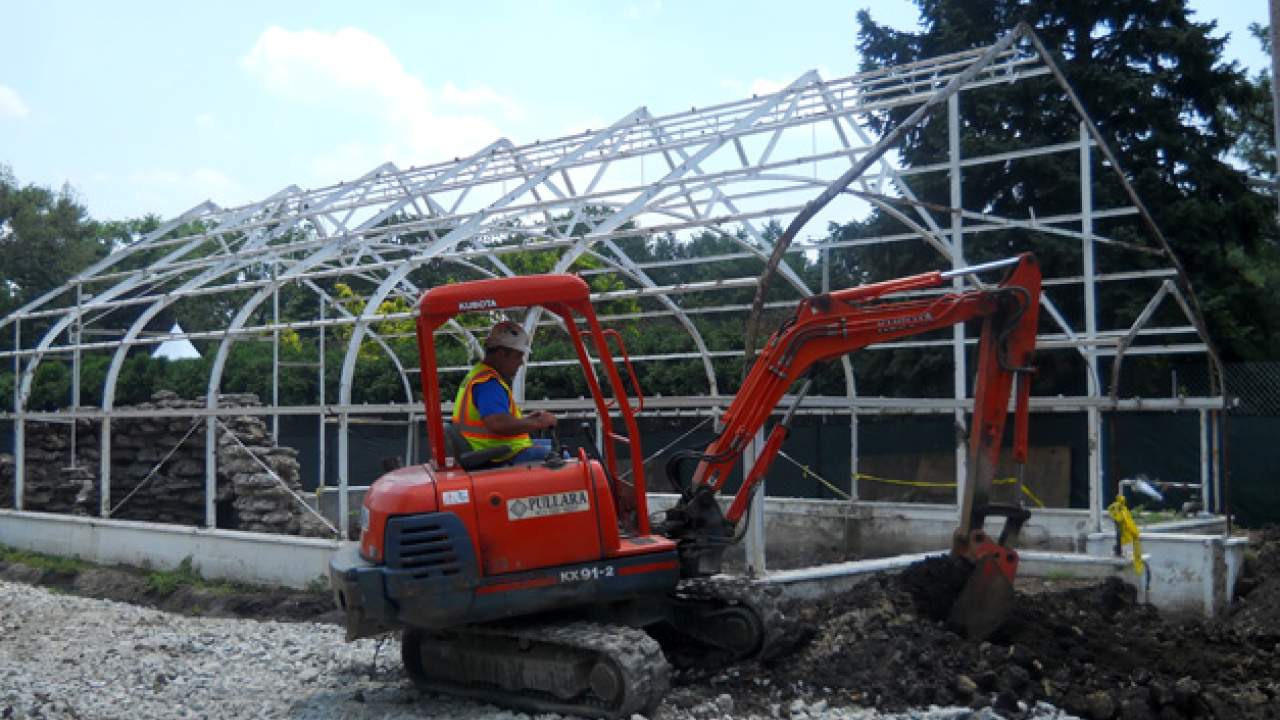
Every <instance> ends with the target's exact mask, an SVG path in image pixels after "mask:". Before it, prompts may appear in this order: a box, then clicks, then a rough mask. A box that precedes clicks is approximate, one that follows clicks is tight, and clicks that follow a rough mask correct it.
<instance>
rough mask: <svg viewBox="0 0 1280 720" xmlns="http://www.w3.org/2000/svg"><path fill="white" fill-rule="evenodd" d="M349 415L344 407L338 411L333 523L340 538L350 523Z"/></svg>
mask: <svg viewBox="0 0 1280 720" xmlns="http://www.w3.org/2000/svg"><path fill="white" fill-rule="evenodd" d="M349 421H350V416H349V415H348V414H347V410H346V408H343V409H342V411H341V412H339V413H338V518H337V520H338V521H337V522H336V523H334V525H335V526H337V528H338V536H339V538H340V539H342V540H346V539H347V528H348V527H350V525H351V524H350V523H349V522H348V520H347V513H348V512H349V509H348V508H347V486H348V479H347V466H348V461H347V459H348V457H349V455H348V453H349V452H350V439H349V438H348V437H347V432H348V431H349V430H350V429H351V428H350V423H349Z"/></svg>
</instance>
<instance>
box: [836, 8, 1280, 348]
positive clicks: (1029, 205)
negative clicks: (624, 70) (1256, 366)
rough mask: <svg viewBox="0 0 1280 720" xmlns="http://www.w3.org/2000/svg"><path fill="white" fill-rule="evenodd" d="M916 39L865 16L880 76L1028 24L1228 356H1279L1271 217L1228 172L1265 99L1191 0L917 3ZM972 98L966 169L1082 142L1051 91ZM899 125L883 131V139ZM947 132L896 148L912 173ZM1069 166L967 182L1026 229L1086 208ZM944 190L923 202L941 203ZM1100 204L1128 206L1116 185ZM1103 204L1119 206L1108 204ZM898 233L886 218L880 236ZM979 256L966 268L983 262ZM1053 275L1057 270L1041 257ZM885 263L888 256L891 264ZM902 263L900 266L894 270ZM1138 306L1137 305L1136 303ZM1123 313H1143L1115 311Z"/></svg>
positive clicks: (1050, 258) (1046, 85)
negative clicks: (1241, 133)
mask: <svg viewBox="0 0 1280 720" xmlns="http://www.w3.org/2000/svg"><path fill="white" fill-rule="evenodd" d="M916 4H917V6H918V7H919V9H920V17H921V30H920V31H919V32H901V31H896V30H893V29H891V28H889V27H886V26H883V25H879V24H877V23H876V22H875V21H874V20H873V19H872V17H871V14H870V13H869V12H868V11H863V12H860V13H859V15H858V23H859V31H858V49H859V50H860V51H861V52H862V56H863V63H864V65H865V66H866V67H867V68H868V69H869V68H872V67H880V66H883V65H886V64H894V63H906V62H912V61H915V60H920V59H923V58H927V57H933V56H938V55H942V54H945V53H950V52H955V51H960V50H964V49H967V48H969V47H972V46H974V45H978V44H987V43H991V42H994V41H995V40H996V39H997V38H998V37H999V36H1000V35H1001V34H1002V33H1004V32H1007V31H1009V30H1011V29H1012V28H1013V27H1014V26H1015V25H1016V24H1017V23H1018V22H1020V21H1023V22H1027V23H1029V24H1030V25H1032V26H1033V27H1034V28H1035V29H1036V32H1037V34H1038V35H1039V36H1040V38H1041V39H1042V40H1043V41H1044V43H1045V45H1046V46H1047V47H1048V48H1050V49H1051V51H1052V52H1054V53H1055V54H1056V55H1057V56H1058V58H1057V61H1058V63H1059V64H1060V66H1061V68H1062V70H1063V72H1064V74H1065V75H1066V77H1067V80H1068V82H1070V84H1071V85H1072V87H1073V88H1074V89H1075V90H1076V92H1077V93H1078V95H1079V97H1080V98H1081V100H1082V102H1083V104H1084V106H1085V108H1086V111H1087V112H1088V113H1089V115H1090V117H1091V118H1092V119H1093V120H1094V121H1095V122H1096V124H1097V125H1098V127H1099V128H1100V130H1101V132H1102V134H1103V136H1104V137H1105V138H1106V139H1107V141H1108V142H1109V143H1110V144H1111V145H1112V147H1113V148H1114V149H1115V150H1116V152H1117V155H1118V157H1119V159H1120V162H1121V164H1122V166H1123V167H1124V169H1125V171H1126V172H1127V174H1128V176H1129V178H1130V180H1131V181H1132V182H1133V184H1134V186H1135V188H1136V190H1137V193H1138V196H1139V197H1141V198H1142V199H1143V201H1144V202H1145V204H1146V205H1147V207H1148V208H1149V209H1150V210H1151V211H1152V213H1153V215H1154V217H1155V220H1156V222H1157V224H1158V225H1159V226H1160V227H1161V228H1162V229H1163V231H1164V233H1165V234H1166V236H1167V238H1168V240H1169V243H1170V245H1171V246H1172V248H1173V250H1174V252H1175V253H1176V254H1177V256H1178V257H1179V258H1180V259H1181V261H1182V263H1183V265H1184V266H1185V267H1186V268H1187V270H1188V272H1189V275H1190V280H1191V284H1192V286H1193V288H1194V290H1195V292H1196V293H1197V294H1198V295H1199V297H1200V299H1201V304H1202V306H1203V308H1204V311H1205V314H1206V316H1207V320H1208V323H1209V328H1210V331H1211V333H1212V334H1213V336H1214V337H1215V339H1216V341H1217V343H1218V344H1219V345H1220V347H1221V348H1222V350H1223V354H1224V355H1225V356H1226V357H1227V359H1242V358H1243V359H1257V358H1263V357H1276V356H1278V355H1280V334H1278V333H1277V332H1276V331H1277V330H1280V311H1278V306H1277V298H1280V292H1278V291H1280V272H1277V270H1278V268H1280V265H1278V264H1277V252H1276V244H1275V237H1276V229H1275V223H1274V219H1273V214H1274V210H1275V208H1274V206H1273V205H1272V201H1271V199H1270V198H1269V197H1267V196H1265V195H1262V194H1259V193H1257V192H1253V191H1251V190H1250V187H1249V184H1248V182H1247V178H1246V174H1245V173H1244V172H1242V171H1241V170H1239V169H1238V168H1236V167H1234V166H1233V165H1232V164H1231V162H1229V160H1230V159H1231V157H1232V153H1233V150H1235V149H1236V147H1237V136H1236V135H1235V134H1233V130H1234V129H1236V128H1238V127H1239V124H1238V118H1240V117H1245V116H1249V115H1250V114H1251V113H1256V112H1257V110H1258V108H1260V107H1261V106H1262V105H1263V104H1264V103H1265V101H1266V97H1265V95H1264V94H1262V93H1261V90H1260V88H1259V86H1258V85H1257V84H1255V83H1251V82H1250V81H1249V79H1248V78H1247V77H1246V76H1245V73H1244V72H1243V71H1242V70H1241V69H1240V68H1239V66H1238V65H1237V64H1236V63H1228V62H1224V60H1223V50H1224V46H1225V42H1226V41H1225V40H1224V39H1222V38H1215V37H1213V32H1214V30H1215V25H1214V23H1211V22H1210V23H1199V22H1195V21H1194V20H1192V18H1191V13H1190V11H1189V10H1188V7H1187V3H1186V2H1185V0H1125V1H1122V2H1101V1H1099V0H1094V1H1090V2H1077V1H1075V0H982V1H981V2H979V1H978V0H916ZM978 97H980V99H974V100H971V99H970V97H969V96H966V97H965V99H964V101H963V102H962V107H961V112H962V118H963V120H962V121H963V122H964V123H965V133H966V136H967V137H968V138H969V140H968V143H967V145H966V146H965V147H964V148H963V151H964V153H965V155H966V156H968V157H972V156H973V155H975V154H989V153H994V152H999V151H1001V150H1006V149H1010V146H1011V145H1013V146H1026V145H1028V144H1039V143H1042V142H1053V141H1056V142H1061V141H1062V139H1063V138H1070V137H1073V136H1074V134H1075V132H1076V123H1077V118H1076V115H1075V113H1073V112H1071V108H1070V106H1069V104H1068V102H1067V100H1066V98H1065V97H1064V96H1063V93H1062V92H1061V91H1060V90H1058V89H1057V88H1056V87H1055V86H1054V84H1053V80H1052V79H1051V78H1049V77H1043V78H1041V79H1040V80H1038V81H1033V82H1024V83H1019V84H1018V85H1016V86H1011V87H1008V88H995V89H993V90H992V91H990V92H987V91H984V92H983V93H982V94H981V96H977V95H976V94H975V98H978ZM903 115H904V113H903V112H896V113H890V114H889V115H888V116H886V117H884V118H882V119H881V120H880V127H879V128H877V129H881V130H883V129H884V128H886V127H889V126H892V125H893V124H895V123H896V122H900V121H901V119H902V117H903ZM946 147H947V138H946V128H945V124H944V123H928V124H925V125H923V126H921V127H920V128H919V129H917V130H916V131H914V132H911V133H908V134H907V137H906V138H905V140H904V142H903V145H902V147H901V148H900V152H901V156H902V158H903V161H904V162H905V163H906V164H908V165H916V164H924V163H927V162H932V161H936V160H937V158H939V157H945V151H946ZM1074 172H1075V171H1074V169H1072V168H1070V167H1069V165H1067V164H1064V163H1063V162H1062V161H1060V160H1055V159H1053V158H1045V159H1043V160H1039V161H1033V162H1019V163H1016V164H994V165H991V166H989V167H987V168H985V169H978V170H975V171H974V172H969V171H966V176H965V188H966V193H967V194H968V193H970V192H972V193H973V194H974V196H976V197H987V198H991V201H990V204H989V206H988V208H987V209H988V210H989V211H990V212H993V213H995V214H999V215H1007V216H1012V217H1025V216H1027V215H1028V213H1029V211H1034V214H1036V215H1039V216H1045V215H1050V214H1053V213H1055V212H1061V211H1068V210H1070V209H1071V207H1072V206H1071V204H1072V203H1073V202H1078V190H1077V189H1076V187H1075V185H1074V183H1073V182H1072V174H1073V173H1074ZM944 182H945V181H939V182H936V183H935V184H934V185H933V186H927V185H926V186H925V187H923V188H921V189H919V190H918V192H920V194H921V195H922V196H924V197H925V198H926V199H932V200H934V201H940V202H945V197H946V196H945V188H944V187H941V185H942V184H943V183H944ZM1099 192H1100V193H1101V195H1099V196H1098V199H1099V200H1100V201H1101V202H1106V203H1109V204H1110V206H1116V205H1121V204H1127V203H1125V202H1124V198H1123V197H1122V196H1121V195H1120V192H1121V191H1120V189H1119V188H1118V187H1111V188H1110V189H1107V188H1106V187H1105V186H1104V187H1102V188H1101V189H1100V190H1099ZM1107 193H1110V195H1109V196H1108V194H1107ZM887 224H888V221H887V218H885V217H883V216H882V215H881V214H879V213H877V214H876V215H875V216H873V218H872V219H871V221H870V225H871V226H872V227H870V228H855V230H861V231H868V230H870V231H873V232H874V231H879V230H881V229H883V227H884V226H885V225H887ZM973 259H975V258H970V260H973ZM1041 259H1042V262H1044V264H1045V265H1046V267H1047V268H1053V267H1054V265H1055V263H1056V262H1058V261H1059V260H1060V258H1057V257H1055V255H1054V253H1053V251H1052V249H1051V248H1050V247H1048V246H1045V247H1044V249H1043V252H1042V258H1041ZM880 260H881V262H884V259H883V258H881V259H880ZM899 260H900V261H902V260H901V258H899ZM1131 302H1133V303H1138V302H1142V299H1140V298H1139V297H1138V296H1136V295H1135V296H1134V297H1133V298H1132V299H1131ZM1112 309H1113V310H1115V311H1120V310H1126V311H1131V310H1132V308H1124V307H1116V308H1112Z"/></svg>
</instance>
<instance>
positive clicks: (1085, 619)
mask: <svg viewBox="0 0 1280 720" xmlns="http://www.w3.org/2000/svg"><path fill="white" fill-rule="evenodd" d="M948 562H949V561H948V560H946V559H945V558H938V559H934V560H929V561H925V562H924V563H921V564H917V565H916V566H913V567H912V568H910V569H908V570H907V571H905V572H904V573H902V574H901V575H899V576H896V577H886V578H880V579H877V580H872V581H868V582H867V583H864V584H862V585H860V586H857V587H855V588H854V589H853V590H851V591H850V592H848V593H847V594H845V595H843V596H840V597H836V598H833V599H831V600H829V601H827V602H824V603H821V604H809V605H807V606H798V607H793V608H792V609H791V610H792V621H793V622H794V624H795V627H796V632H795V635H797V636H801V635H802V636H804V637H803V638H802V639H800V638H798V640H797V642H798V644H799V647H797V648H796V649H795V651H794V652H792V653H790V654H788V655H786V656H784V657H781V658H776V659H774V660H772V661H771V662H769V663H765V664H759V665H739V666H737V667H735V668H732V669H730V670H729V671H719V672H714V673H710V672H704V671H698V670H684V671H682V673H681V676H680V680H679V685H681V687H680V688H679V691H678V692H677V696H678V695H679V693H681V692H683V693H688V694H689V696H690V697H691V698H700V697H701V696H702V695H703V694H704V692H705V691H704V690H703V688H705V687H710V689H711V694H712V695H713V696H714V695H717V694H721V693H727V694H729V695H730V696H732V697H733V698H734V701H735V704H734V708H735V711H737V712H744V713H745V712H751V713H758V714H761V715H766V716H767V715H771V714H776V713H777V712H778V711H779V709H781V710H782V711H783V712H784V714H785V710H786V709H787V708H788V707H791V706H792V705H793V704H794V703H795V702H796V701H797V700H802V701H804V702H814V701H819V700H824V701H826V703H828V704H830V705H833V706H841V705H846V706H866V707H876V708H879V709H887V710H899V709H906V708H910V707H922V706H928V705H934V704H936V705H959V706H969V707H972V708H983V707H991V708H993V709H994V710H996V711H997V712H999V713H1000V714H1001V715H1003V716H1005V717H1009V718H1018V717H1024V716H1027V715H1028V714H1029V713H1031V712H1032V711H1034V708H1035V707H1036V705H1037V703H1049V704H1052V705H1054V706H1056V707H1058V708H1062V709H1064V710H1066V711H1067V712H1069V713H1071V714H1073V715H1077V716H1079V717H1082V718H1096V719H1099V720H1102V719H1110V718H1125V719H1131V718H1132V719H1135V720H1145V719H1148V718H1150V719H1153V720H1154V719H1159V720H1177V719H1180V718H1277V717H1280V529H1272V530H1268V531H1265V532H1263V533H1261V534H1260V535H1259V537H1257V538H1256V539H1255V544H1254V546H1253V550H1252V554H1251V555H1250V557H1249V559H1248V562H1247V563H1246V570H1245V577H1244V578H1243V580H1242V582H1241V588H1240V589H1241V590H1242V591H1243V593H1244V596H1243V597H1240V598H1238V600H1237V605H1236V608H1235V611H1234V612H1233V613H1232V614H1231V615H1230V616H1229V617H1226V618H1224V619H1222V620H1220V621H1217V622H1214V623H1209V624H1203V623H1196V622H1172V621H1168V620H1164V619H1162V618H1161V617H1160V615H1159V613H1157V612H1156V610H1155V609H1154V608H1153V607H1151V606H1149V605H1144V604H1140V603H1138V602H1137V600H1136V596H1137V592H1136V590H1135V589H1134V588H1133V587H1132V586H1130V585H1127V584H1125V583H1123V582H1121V581H1119V580H1114V579H1112V580H1108V581H1105V582H1102V583H1099V584H1093V585H1091V586H1087V587H1074V588H1069V589H1065V590H1061V589H1049V590H1047V591H1046V590H1044V589H1042V588H1041V589H1039V590H1038V591H1036V592H1027V591H1022V590H1020V591H1019V593H1018V597H1017V602H1016V604H1015V610H1014V613H1013V615H1012V617H1011V618H1010V620H1009V622H1008V623H1006V624H1005V626H1004V627H1002V628H1001V629H1000V630H999V631H997V633H996V634H995V635H993V636H992V637H991V638H990V639H989V640H988V641H987V642H983V643H974V642H970V641H968V640H965V639H963V638H961V637H960V636H958V635H956V634H955V633H953V632H951V631H950V630H948V629H947V627H946V624H945V622H943V621H941V620H938V619H937V617H938V616H939V615H940V614H941V613H940V610H941V611H943V612H945V604H944V603H941V602H939V598H941V597H943V596H944V595H945V593H940V592H938V587H939V585H938V582H939V580H942V581H943V582H945V580H946V577H948V576H949V575H951V573H950V571H949V569H948V568H947V567H945V565H946V563H948ZM682 702H683V701H682Z"/></svg>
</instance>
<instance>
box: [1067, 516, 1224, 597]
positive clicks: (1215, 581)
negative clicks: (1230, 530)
mask: <svg viewBox="0 0 1280 720" xmlns="http://www.w3.org/2000/svg"><path fill="white" fill-rule="evenodd" d="M1140 541H1141V543H1142V554H1143V557H1144V559H1146V561H1147V562H1146V565H1147V569H1148V570H1149V574H1150V582H1149V583H1147V582H1146V579H1145V578H1140V579H1136V580H1131V581H1132V582H1134V583H1135V584H1137V585H1138V586H1139V587H1143V585H1144V584H1147V585H1148V587H1149V591H1148V597H1149V599H1150V602H1151V604H1152V605H1155V606H1156V607H1157V608H1159V609H1160V611H1161V612H1163V613H1167V614H1170V615H1185V616H1196V617H1215V616H1217V615H1220V614H1222V613H1223V612H1225V611H1226V609H1227V608H1228V607H1230V605H1231V599H1232V597H1234V596H1235V588H1236V581H1237V580H1239V578H1240V572H1241V570H1242V569H1243V568H1244V551H1245V549H1246V548H1247V547H1248V544H1249V543H1248V540H1247V539H1245V538H1235V537H1231V538H1229V537H1223V536H1222V535H1192V534H1187V533H1150V532H1143V534H1142V537H1141V538H1140ZM1114 547H1115V535H1114V534H1110V533H1095V534H1091V535H1089V538H1088V552H1089V554H1091V555H1106V554H1111V553H1112V552H1113V548H1114ZM1125 552H1126V554H1128V556H1129V557H1132V554H1131V553H1132V549H1131V548H1125ZM1129 574H1130V577H1131V578H1132V577H1133V575H1134V573H1133V570H1132V563H1130V571H1129Z"/></svg>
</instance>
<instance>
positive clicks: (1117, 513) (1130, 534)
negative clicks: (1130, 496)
mask: <svg viewBox="0 0 1280 720" xmlns="http://www.w3.org/2000/svg"><path fill="white" fill-rule="evenodd" d="M1107 514H1108V515H1110V516H1111V519H1112V520H1114V521H1115V523H1116V532H1118V533H1120V544H1121V545H1132V546H1133V571H1134V572H1136V573H1137V574H1138V575H1142V540H1140V539H1139V538H1138V524H1137V523H1135V522H1134V521H1133V515H1132V514H1130V512H1129V503H1127V502H1125V499H1124V495H1116V499H1115V502H1113V503H1111V504H1110V505H1108V506H1107Z"/></svg>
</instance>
